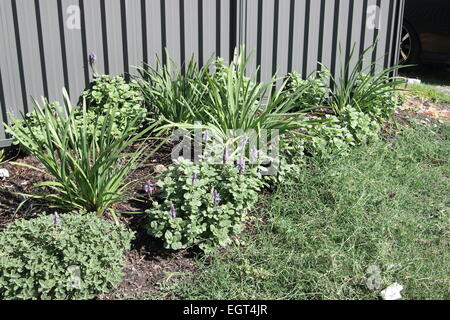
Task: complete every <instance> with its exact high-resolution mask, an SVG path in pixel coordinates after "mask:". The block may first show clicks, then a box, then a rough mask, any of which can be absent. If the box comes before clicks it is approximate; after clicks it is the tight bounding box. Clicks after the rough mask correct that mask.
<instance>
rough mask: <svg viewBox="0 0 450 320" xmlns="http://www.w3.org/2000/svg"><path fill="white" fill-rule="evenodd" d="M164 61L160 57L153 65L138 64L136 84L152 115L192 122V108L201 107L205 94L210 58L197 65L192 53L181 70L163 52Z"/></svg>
mask: <svg viewBox="0 0 450 320" xmlns="http://www.w3.org/2000/svg"><path fill="white" fill-rule="evenodd" d="M165 56H166V59H167V60H168V63H167V64H163V63H162V62H161V61H160V60H159V59H157V62H156V68H153V67H151V66H150V65H145V66H144V68H138V70H139V72H140V75H141V76H140V77H139V79H138V82H137V83H138V85H139V88H140V91H141V92H142V94H143V96H144V99H145V105H146V108H147V110H148V111H149V113H150V114H151V115H152V116H154V117H162V118H163V119H164V120H165V121H166V122H167V123H171V122H176V123H184V122H187V123H192V122H193V121H194V120H196V119H195V117H194V113H193V111H192V109H193V108H194V109H196V110H197V112H200V111H201V110H203V104H202V101H203V99H204V96H205V95H206V94H207V89H206V87H205V75H206V73H207V72H208V68H209V66H210V62H209V61H208V62H207V63H206V64H205V65H204V66H203V67H201V68H198V65H197V63H196V62H195V59H194V57H191V59H190V60H189V62H188V64H187V65H186V67H185V68H186V69H185V72H184V73H183V72H182V70H181V69H180V68H178V67H177V66H176V64H175V62H174V61H173V60H172V59H171V58H170V57H169V54H168V53H167V52H166V53H165Z"/></svg>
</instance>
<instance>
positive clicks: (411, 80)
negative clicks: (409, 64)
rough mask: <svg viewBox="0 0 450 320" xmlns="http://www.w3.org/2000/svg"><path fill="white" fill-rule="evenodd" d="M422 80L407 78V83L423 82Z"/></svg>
mask: <svg viewBox="0 0 450 320" xmlns="http://www.w3.org/2000/svg"><path fill="white" fill-rule="evenodd" d="M421 83H422V81H421V80H420V79H413V78H407V79H406V84H407V85H408V86H409V85H411V84H421Z"/></svg>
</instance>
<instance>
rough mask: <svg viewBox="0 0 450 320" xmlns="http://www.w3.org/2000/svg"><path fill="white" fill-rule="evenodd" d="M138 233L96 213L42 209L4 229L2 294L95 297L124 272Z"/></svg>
mask: <svg viewBox="0 0 450 320" xmlns="http://www.w3.org/2000/svg"><path fill="white" fill-rule="evenodd" d="M133 236H134V234H133V232H131V231H128V230H126V229H125V228H124V226H123V225H113V224H111V223H109V222H107V221H106V220H104V219H101V218H97V217H96V216H95V215H94V214H86V213H84V212H75V213H70V214H61V215H60V216H59V215H57V214H54V215H53V216H52V215H45V214H41V215H40V216H38V217H37V218H34V219H31V220H25V219H18V220H15V221H14V222H13V223H12V224H10V225H8V226H7V228H6V229H5V230H4V231H3V232H1V233H0V247H1V248H2V250H1V251H0V296H3V298H4V299H45V300H49V299H58V300H59V299H64V300H65V299H92V298H94V297H95V296H96V295H98V294H101V293H106V292H108V290H109V289H110V288H112V287H113V286H114V285H116V284H118V283H119V282H120V281H121V279H122V276H123V266H124V256H123V255H124V250H127V249H130V241H131V239H132V238H133Z"/></svg>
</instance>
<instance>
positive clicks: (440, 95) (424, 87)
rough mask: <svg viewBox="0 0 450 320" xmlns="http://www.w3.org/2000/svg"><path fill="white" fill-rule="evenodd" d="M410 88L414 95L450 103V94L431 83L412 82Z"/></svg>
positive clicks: (437, 101)
mask: <svg viewBox="0 0 450 320" xmlns="http://www.w3.org/2000/svg"><path fill="white" fill-rule="evenodd" d="M408 90H409V91H410V93H411V94H412V95H413V96H416V97H421V98H424V99H426V100H430V101H432V102H436V103H450V94H448V93H447V92H444V91H441V90H439V89H438V87H436V86H434V85H430V84H423V83H421V84H412V85H410V86H408Z"/></svg>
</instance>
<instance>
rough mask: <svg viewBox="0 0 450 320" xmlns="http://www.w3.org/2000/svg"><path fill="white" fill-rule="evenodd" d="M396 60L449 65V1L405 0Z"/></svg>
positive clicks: (410, 62)
mask: <svg viewBox="0 0 450 320" xmlns="http://www.w3.org/2000/svg"><path fill="white" fill-rule="evenodd" d="M400 54H401V56H400V60H401V61H402V63H405V64H418V63H450V0H406V5H405V14H404V22H403V32H402V41H401V50H400Z"/></svg>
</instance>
